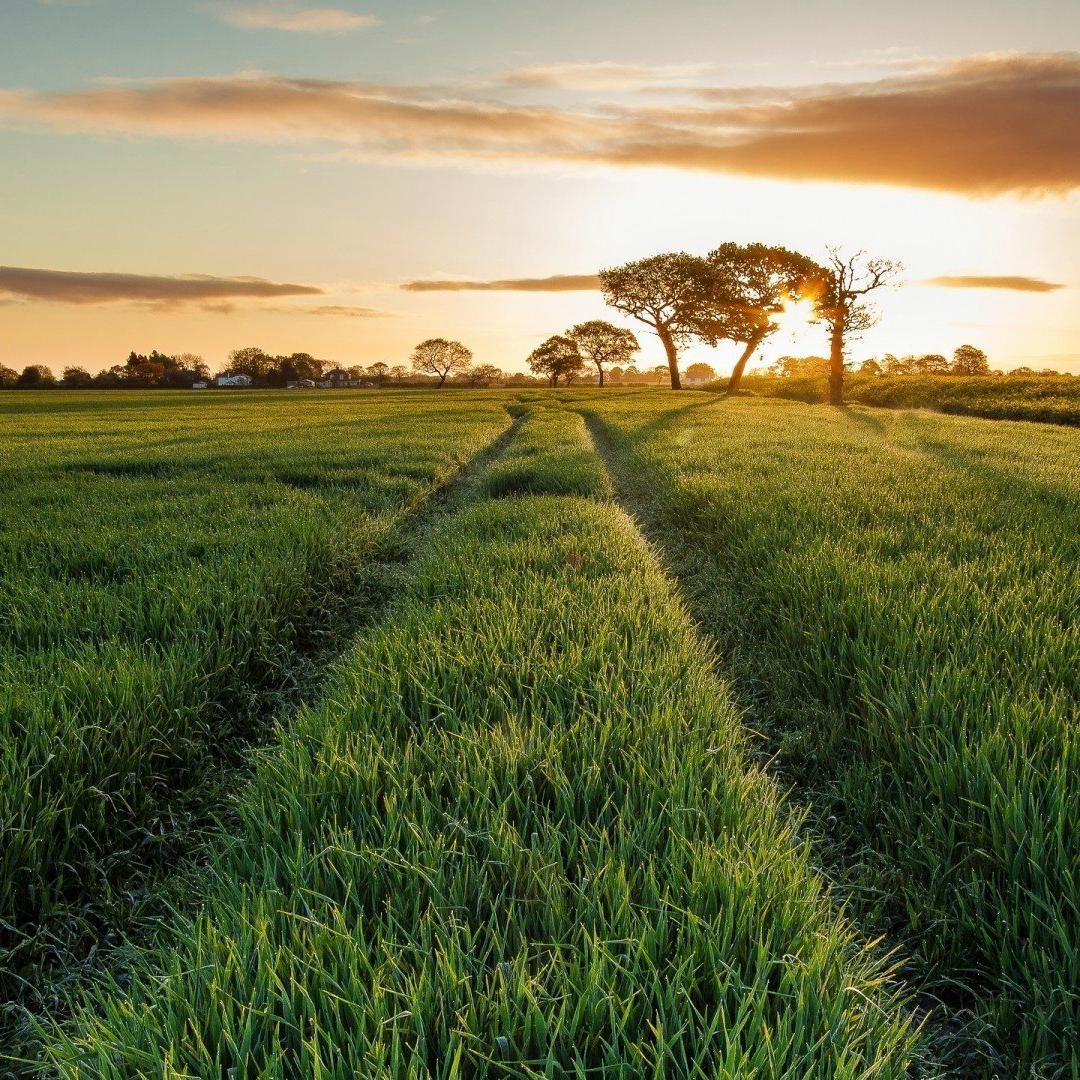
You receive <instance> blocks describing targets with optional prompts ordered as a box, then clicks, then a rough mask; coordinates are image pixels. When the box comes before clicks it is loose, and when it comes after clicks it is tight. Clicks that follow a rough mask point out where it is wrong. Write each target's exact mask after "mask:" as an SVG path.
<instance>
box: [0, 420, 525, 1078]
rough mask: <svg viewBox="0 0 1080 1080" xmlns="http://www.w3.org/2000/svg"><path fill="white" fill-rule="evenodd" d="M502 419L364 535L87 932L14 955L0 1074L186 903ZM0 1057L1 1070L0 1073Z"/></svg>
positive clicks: (497, 451)
mask: <svg viewBox="0 0 1080 1080" xmlns="http://www.w3.org/2000/svg"><path fill="white" fill-rule="evenodd" d="M508 421H509V422H508V424H507V426H506V427H505V428H504V429H503V430H502V431H501V432H500V433H499V434H498V435H496V436H495V437H494V438H493V439H492V440H491V441H490V442H489V443H488V444H487V445H486V446H482V447H481V448H480V449H479V450H478V451H477V452H476V453H474V454H473V456H472V457H470V458H468V459H466V460H464V461H462V462H461V463H460V464H458V465H457V467H456V468H455V469H453V471H451V472H449V473H447V474H446V475H444V476H441V477H440V478H438V480H436V481H435V482H434V483H433V484H432V485H431V486H430V487H428V488H426V489H424V490H422V491H420V492H418V493H417V494H416V495H414V496H413V497H412V498H410V499H409V501H408V502H407V503H406V504H405V506H404V507H403V508H402V509H401V511H400V512H399V514H398V515H397V516H396V517H395V518H394V520H392V521H391V522H388V523H387V525H386V527H385V528H384V529H383V530H382V531H381V533H380V534H379V535H378V537H377V538H376V539H375V540H373V542H372V548H371V550H370V552H369V553H368V555H367V556H366V557H365V558H364V560H363V562H362V564H360V565H359V566H358V567H357V568H356V570H355V572H354V573H353V574H352V575H351V577H350V579H349V582H348V588H347V590H346V591H335V592H333V593H332V594H327V595H326V596H325V597H324V598H323V600H322V602H321V606H320V612H321V615H322V618H321V620H320V625H319V626H318V627H314V626H313V627H310V628H307V629H306V632H305V637H304V640H303V641H302V642H298V643H297V644H296V648H295V650H294V653H293V656H292V663H291V664H290V665H288V667H284V668H283V669H282V671H281V672H280V673H279V678H278V679H277V680H276V682H275V684H274V685H273V686H268V687H265V688H263V689H262V690H260V694H259V702H258V705H257V706H256V714H255V716H254V717H253V718H252V721H251V723H250V724H247V725H245V734H244V736H243V737H240V736H239V735H235V736H233V737H232V738H230V739H228V740H225V741H223V742H222V743H221V744H219V745H217V746H215V747H213V748H211V754H212V756H211V758H210V759H209V760H208V761H207V762H206V763H205V765H204V767H203V768H202V770H201V771H200V773H199V775H198V776H197V777H195V778H193V780H194V783H193V784H191V785H189V786H188V787H186V788H182V789H177V790H175V791H173V792H172V793H171V797H170V802H169V806H168V808H167V810H166V811H165V813H164V815H163V816H164V818H165V819H166V820H168V821H169V822H171V824H170V825H169V827H168V830H167V831H168V833H169V834H170V836H171V838H172V839H171V841H170V843H169V845H168V847H167V849H165V848H164V847H163V850H162V851H161V852H159V853H154V854H153V855H152V856H151V857H148V858H147V860H146V861H144V862H142V863H139V864H132V866H131V867H130V868H129V869H128V871H127V876H126V878H121V879H120V880H119V881H118V883H117V884H116V886H115V895H110V896H109V897H108V899H107V901H104V902H102V901H98V906H97V907H95V906H94V905H93V903H91V906H89V907H86V906H84V907H82V908H81V909H80V914H79V917H80V919H81V920H83V921H84V922H86V923H87V926H88V928H92V930H93V933H92V934H91V933H89V932H84V933H82V934H80V936H79V937H78V938H77V939H75V940H73V941H68V942H60V941H54V942H53V943H52V944H50V945H49V962H48V968H47V969H45V968H42V967H41V966H40V965H37V966H35V965H34V963H33V962H32V961H31V962H27V961H24V962H23V970H22V972H21V973H20V974H18V975H16V976H14V977H11V976H9V978H10V984H9V986H5V984H4V980H3V979H2V978H0V988H2V989H3V990H4V991H5V992H4V993H3V994H2V995H0V1076H5V1075H12V1076H19V1075H22V1067H23V1066H26V1065H29V1064H31V1063H30V1061H29V1060H28V1055H29V1054H30V1053H31V1052H32V1051H31V1047H30V1046H28V1045H27V1042H28V1040H29V1041H31V1042H32V1039H33V1036H32V1035H31V1034H30V1031H29V1029H30V1028H32V1027H34V1026H35V1025H36V1024H37V1023H39V1022H40V1020H41V1019H42V1018H43V1017H46V1016H48V1017H53V1018H58V1017H60V1016H62V1015H64V1014H65V1013H66V1009H67V1006H66V1004H65V998H66V997H67V996H68V995H69V994H70V993H72V992H77V990H78V987H79V986H80V985H81V984H83V983H85V982H87V981H88V980H90V979H92V978H93V977H95V975H97V974H99V973H100V972H101V971H103V970H106V969H108V968H110V967H115V966H116V965H115V957H116V955H117V954H118V953H119V954H121V955H122V954H123V952H124V951H125V950H126V949H130V948H131V946H132V945H134V944H136V943H138V942H141V941H145V940H147V939H149V938H150V937H151V936H152V935H153V934H154V933H155V932H158V931H159V930H160V928H161V927H162V926H163V925H165V924H166V923H167V922H168V921H169V920H170V919H172V918H173V917H175V915H176V913H177V912H178V911H184V910H191V909H192V905H193V902H194V900H195V898H196V897H197V896H198V895H199V894H200V892H201V889H202V884H203V883H202V880H201V871H202V863H203V862H204V861H205V859H206V857H207V853H208V852H209V851H210V850H211V848H212V845H213V843H214V842H215V840H217V839H220V837H221V836H222V835H223V834H224V833H227V832H228V831H229V830H230V829H231V828H232V827H233V826H234V825H235V813H234V810H235V792H236V790H237V789H238V787H240V786H242V785H243V783H244V782H246V780H247V779H249V777H250V775H251V773H252V769H253V762H254V761H256V760H257V758H258V754H259V753H260V748H261V747H263V746H265V745H267V744H269V743H270V742H271V741H272V739H273V738H274V736H275V732H280V731H283V730H285V729H287V728H288V726H289V724H290V722H291V721H292V720H294V719H295V718H296V717H297V716H298V715H300V714H301V713H302V711H303V710H304V709H305V708H306V707H308V706H310V705H312V704H313V703H314V702H316V701H317V700H318V698H319V697H320V695H321V694H322V693H323V692H324V691H325V690H326V688H327V686H328V684H329V682H330V681H331V680H332V678H333V675H334V672H335V671H336V670H337V667H338V665H339V664H340V663H341V661H342V660H343V658H344V657H345V656H347V654H348V651H349V649H350V647H351V645H352V643H353V641H354V640H355V638H356V637H357V635H359V634H360V633H361V632H362V631H363V630H364V628H365V627H367V626H370V625H372V624H373V623H374V622H376V621H377V619H378V618H379V616H380V614H381V613H382V612H383V611H384V610H385V608H386V607H387V606H388V605H389V604H390V603H391V601H392V598H393V596H394V595H395V593H396V592H397V591H398V590H399V589H400V588H401V578H402V566H403V564H404V563H405V562H406V561H407V558H408V554H409V552H410V550H411V549H412V547H414V546H415V544H416V543H417V537H418V535H421V534H422V533H423V532H424V530H425V529H427V528H428V527H429V526H430V524H431V523H432V521H434V520H435V519H437V517H438V516H439V514H441V513H444V512H445V511H446V509H447V507H448V505H449V504H450V503H451V502H452V500H453V499H454V497H455V493H456V492H457V491H459V490H460V489H462V488H464V487H467V486H468V485H469V484H470V483H471V482H474V480H475V477H476V476H477V475H478V474H479V473H481V472H483V471H484V470H485V469H486V468H487V467H488V465H489V464H490V463H491V462H492V461H494V460H496V459H497V458H498V457H499V456H500V455H502V454H503V453H504V452H505V449H506V447H507V445H508V444H509V443H510V442H511V441H512V439H513V437H514V434H515V432H516V431H517V429H518V428H519V427H520V423H521V417H520V416H514V415H512V414H510V415H508ZM2 959H3V954H2V953H0V961H2ZM3 975H5V972H4V971H3V970H2V964H0V976H3ZM8 1061H10V1062H11V1070H10V1071H5V1069H4V1068H3V1066H4V1065H5V1062H8ZM34 1071H35V1072H36V1069H35V1070H34Z"/></svg>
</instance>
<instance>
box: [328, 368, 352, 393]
mask: <svg viewBox="0 0 1080 1080" xmlns="http://www.w3.org/2000/svg"><path fill="white" fill-rule="evenodd" d="M319 385H320V386H323V387H328V388H329V389H332V390H340V389H342V388H343V387H346V386H359V385H360V382H359V380H357V379H354V378H353V377H352V376H351V375H350V374H349V373H348V372H347V371H346V370H345V369H344V368H334V370H333V371H328V372H327V373H326V374H325V375H324V376H323V378H322V382H320V383H319Z"/></svg>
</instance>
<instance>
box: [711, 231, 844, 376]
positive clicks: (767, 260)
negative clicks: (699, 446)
mask: <svg viewBox="0 0 1080 1080" xmlns="http://www.w3.org/2000/svg"><path fill="white" fill-rule="evenodd" d="M708 263H709V267H710V268H711V270H712V279H711V283H710V285H711V290H710V299H709V304H708V306H707V310H706V311H705V312H704V313H703V314H702V315H701V316H699V333H700V335H701V337H702V338H703V339H704V340H706V341H708V342H709V344H710V345H715V344H716V342H717V341H735V342H738V343H740V344H741V345H743V346H744V348H743V351H742V355H741V356H740V357H739V359H738V361H737V362H736V364H735V367H734V368H733V369H732V371H731V377H730V378H729V379H728V386H727V392H728V393H729V394H734V393H735V392H736V391H738V389H739V383H740V382H741V381H742V376H743V372H744V371H745V370H746V365H747V363H748V362H749V360H750V357H751V356H753V355H754V352H755V351H756V350H757V347H758V346H759V345H760V344H761V342H762V341H763V340H764V339H765V338H766V337H768V336H769V335H770V334H774V333H776V331H777V330H778V329H779V328H780V324H779V323H778V322H777V321H776V319H775V318H774V316H776V315H778V314H779V313H780V312H781V311H783V310H784V308H785V307H786V305H787V304H788V303H791V302H797V301H799V300H803V299H809V300H817V299H818V298H819V297H820V296H821V295H822V293H823V292H824V291H825V281H826V278H827V277H828V273H827V271H826V270H825V269H824V268H823V267H822V266H819V265H818V264H817V263H816V262H814V260H813V259H810V258H807V256H805V255H800V254H799V253H798V252H797V251H789V250H788V249H787V248H784V247H773V246H770V245H768V244H734V243H727V244H721V245H720V246H719V247H718V248H715V249H714V250H713V251H711V252H709V256H708Z"/></svg>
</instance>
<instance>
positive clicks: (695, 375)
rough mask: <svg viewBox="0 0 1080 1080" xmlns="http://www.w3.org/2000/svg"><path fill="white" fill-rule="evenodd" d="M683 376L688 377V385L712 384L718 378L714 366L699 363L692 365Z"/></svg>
mask: <svg viewBox="0 0 1080 1080" xmlns="http://www.w3.org/2000/svg"><path fill="white" fill-rule="evenodd" d="M683 374H684V375H685V376H686V381H687V382H688V383H705V382H712V381H713V379H715V378H716V369H715V368H714V367H713V366H712V364H704V363H702V362H700V361H699V362H698V363H696V364H691V365H690V366H689V367H688V368H687V369H686V371H684V372H683Z"/></svg>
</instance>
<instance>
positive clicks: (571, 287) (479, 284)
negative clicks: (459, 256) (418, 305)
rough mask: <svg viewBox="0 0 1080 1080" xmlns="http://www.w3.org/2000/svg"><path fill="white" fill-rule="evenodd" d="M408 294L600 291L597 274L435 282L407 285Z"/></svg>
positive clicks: (441, 280) (436, 280) (405, 288)
mask: <svg viewBox="0 0 1080 1080" xmlns="http://www.w3.org/2000/svg"><path fill="white" fill-rule="evenodd" d="M401 287H402V288H403V289H404V290H406V292H585V291H588V290H591V289H598V288H599V287H600V279H599V277H597V275H596V274H553V275H552V276H551V277H541V278H501V279H497V280H495V281H455V280H454V279H452V278H449V279H445V280H444V279H434V280H429V281H407V282H405V284H404V285H402V286H401Z"/></svg>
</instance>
